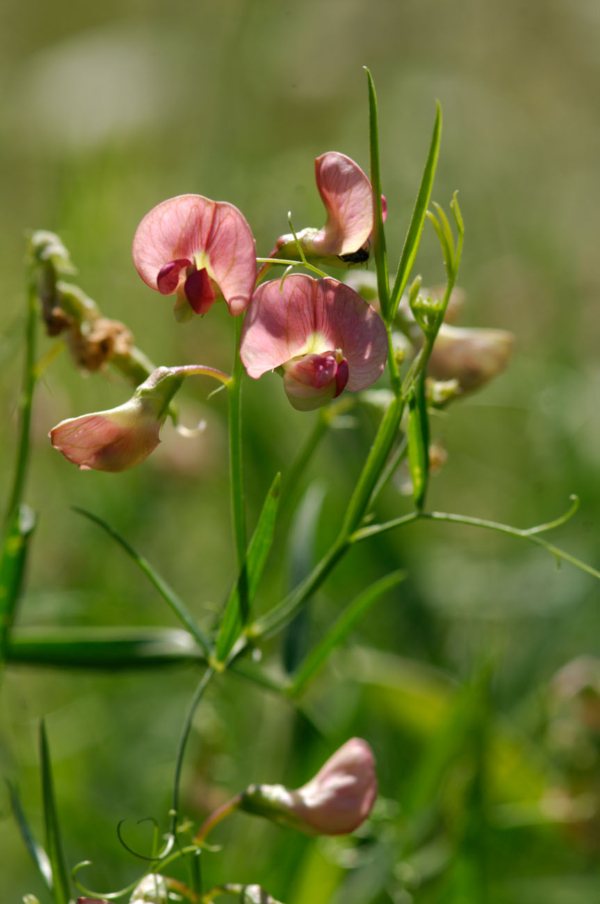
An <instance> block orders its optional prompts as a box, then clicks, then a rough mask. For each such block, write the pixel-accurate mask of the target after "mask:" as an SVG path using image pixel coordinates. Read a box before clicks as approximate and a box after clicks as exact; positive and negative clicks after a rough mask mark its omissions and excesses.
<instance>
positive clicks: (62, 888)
mask: <svg viewBox="0 0 600 904" xmlns="http://www.w3.org/2000/svg"><path fill="white" fill-rule="evenodd" d="M40 766H41V772H42V800H43V805H44V828H45V840H46V851H47V854H48V859H49V861H50V866H51V868H52V894H53V897H54V901H55V904H69V902H70V900H71V890H70V885H69V877H68V873H67V867H66V863H65V856H64V853H63V848H62V840H61V834H60V825H59V821H58V813H57V811H56V800H55V796H54V783H53V781H52V765H51V762H50V750H49V748H48V737H47V735H46V726H45V724H44V721H43V720H42V722H41V725H40Z"/></svg>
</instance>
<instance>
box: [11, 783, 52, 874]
mask: <svg viewBox="0 0 600 904" xmlns="http://www.w3.org/2000/svg"><path fill="white" fill-rule="evenodd" d="M6 784H7V786H8V793H9V794H10V803H11V806H12V810H13V813H14V814H15V819H16V820H17V825H18V827H19V831H20V833H21V838H22V839H23V841H24V842H25V847H26V848H27V850H28V851H29V853H30V855H31V859H32V860H33V862H34V863H35V865H36V867H37V870H38V872H39V874H40V876H41V878H42V881H43V882H44V885H45V886H46V888H48V889H49V890H50V891H52V867H51V866H50V861H49V860H48V855H47V854H46V851H45V850H44V848H43V847H42V846H41V845H39V844H38V843H37V841H36V840H35V838H34V837H33V832H32V831H31V828H30V826H29V823H28V822H27V817H26V816H25V813H24V812H23V807H22V806H21V800H20V798H19V792H18V791H17V789H16V788H15V786H14V785H13V784H12V783H11V782H9V781H7V782H6Z"/></svg>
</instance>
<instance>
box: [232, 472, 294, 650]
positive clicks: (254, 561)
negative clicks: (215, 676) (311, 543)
mask: <svg viewBox="0 0 600 904" xmlns="http://www.w3.org/2000/svg"><path fill="white" fill-rule="evenodd" d="M280 491H281V474H276V475H275V479H274V480H273V483H272V484H271V488H270V489H269V492H268V493H267V497H266V499H265V502H264V505H263V507H262V511H261V513H260V517H259V519H258V524H257V525H256V529H255V531H254V534H253V535H252V539H251V541H250V545H249V547H248V554H247V556H246V561H245V563H244V565H243V567H242V571H241V573H240V575H239V577H238V579H237V581H236V582H235V586H234V587H233V589H232V591H231V594H230V596H229V599H228V601H227V605H226V607H225V613H224V615H223V620H222V622H221V628H220V630H219V636H218V638H217V648H216V657H217V660H218V661H219V662H225V660H226V659H227V657H228V656H229V653H230V652H231V650H232V648H233V645H234V643H235V642H236V640H237V639H238V637H239V636H240V632H241V630H242V628H243V627H244V625H245V624H246V623H247V621H248V618H249V615H250V606H251V604H252V601H253V599H254V597H255V595H256V591H257V590H258V585H259V583H260V579H261V577H262V573H263V569H264V567H265V563H266V561H267V556H268V555H269V550H270V549H271V544H272V542H273V532H274V530H275V520H276V518H277V509H278V506H279V495H280ZM242 582H246V588H247V594H246V598H247V600H248V606H247V611H242V607H241V599H242V598H243V596H244V594H243V593H241V592H240V590H241V588H242Z"/></svg>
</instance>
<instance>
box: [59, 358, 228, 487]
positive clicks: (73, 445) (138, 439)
mask: <svg viewBox="0 0 600 904" xmlns="http://www.w3.org/2000/svg"><path fill="white" fill-rule="evenodd" d="M192 374H206V375H208V376H214V377H216V378H217V379H219V380H221V381H222V382H227V380H228V377H227V376H226V374H222V373H221V372H220V371H218V370H215V369H214V368H209V367H202V366H200V365H198V366H196V365H192V366H187V367H159V368H157V370H155V371H154V373H152V374H151V375H150V376H149V377H148V379H147V380H145V381H144V382H143V383H142V384H141V386H138V388H137V389H136V391H135V393H134V394H133V396H132V398H131V399H129V401H128V402H125V404H124V405H119V406H118V408H111V409H109V410H108V411H97V412H95V413H93V414H84V415H82V416H81V417H74V418H69V419H68V420H66V421H61V423H60V424H58V425H57V426H56V427H54V428H53V429H52V430H51V431H50V434H49V435H50V439H51V441H52V445H53V446H54V448H55V449H58V451H59V452H62V453H63V455H64V456H65V458H67V459H68V460H69V461H72V462H73V463H74V464H76V465H79V468H80V469H81V470H82V471H89V470H90V469H92V468H93V469H94V470H96V471H126V470H127V469H128V468H133V467H134V465H137V464H139V463H140V462H141V461H143V460H144V459H145V458H147V457H148V455H150V453H151V452H152V451H154V449H155V448H156V447H157V446H158V444H159V442H160V439H159V431H160V428H161V427H162V425H163V423H164V421H165V419H166V417H167V413H168V410H169V404H170V402H171V399H172V398H173V396H174V395H175V393H176V392H177V390H178V389H179V388H180V386H181V384H182V382H183V380H184V378H185V377H186V376H188V375H192Z"/></svg>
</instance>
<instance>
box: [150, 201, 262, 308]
mask: <svg viewBox="0 0 600 904" xmlns="http://www.w3.org/2000/svg"><path fill="white" fill-rule="evenodd" d="M133 262H134V264H135V268H136V270H137V271H138V273H139V274H140V276H141V277H142V279H143V280H144V282H145V283H146V284H147V285H148V286H150V288H151V289H156V290H157V291H158V292H160V293H161V295H176V296H177V300H176V302H175V316H176V317H177V319H178V320H186V319H188V318H189V317H191V316H192V314H193V313H196V314H206V312H207V311H208V310H209V308H210V307H211V306H212V304H213V303H214V302H215V301H216V300H217V297H218V296H219V295H222V296H223V298H224V299H225V301H226V302H227V305H228V307H229V311H230V313H231V314H233V315H237V314H241V313H242V311H243V310H244V309H245V308H246V306H247V305H248V304H249V302H250V299H251V297H252V292H253V289H254V284H255V281H256V250H255V246H254V238H253V236H252V233H251V231H250V227H249V226H248V223H247V222H246V220H245V218H244V216H243V215H242V214H241V213H240V211H239V210H238V209H237V207H234V206H233V204H228V203H227V202H226V201H210V200H209V199H208V198H204V197H202V195H180V196H179V197H177V198H171V199H170V200H168V201H163V202H162V204H159V205H158V206H157V207H155V208H153V210H151V211H150V213H148V214H146V216H145V217H144V219H143V220H142V222H141V223H140V225H139V226H138V228H137V231H136V233H135V237H134V239H133Z"/></svg>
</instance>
